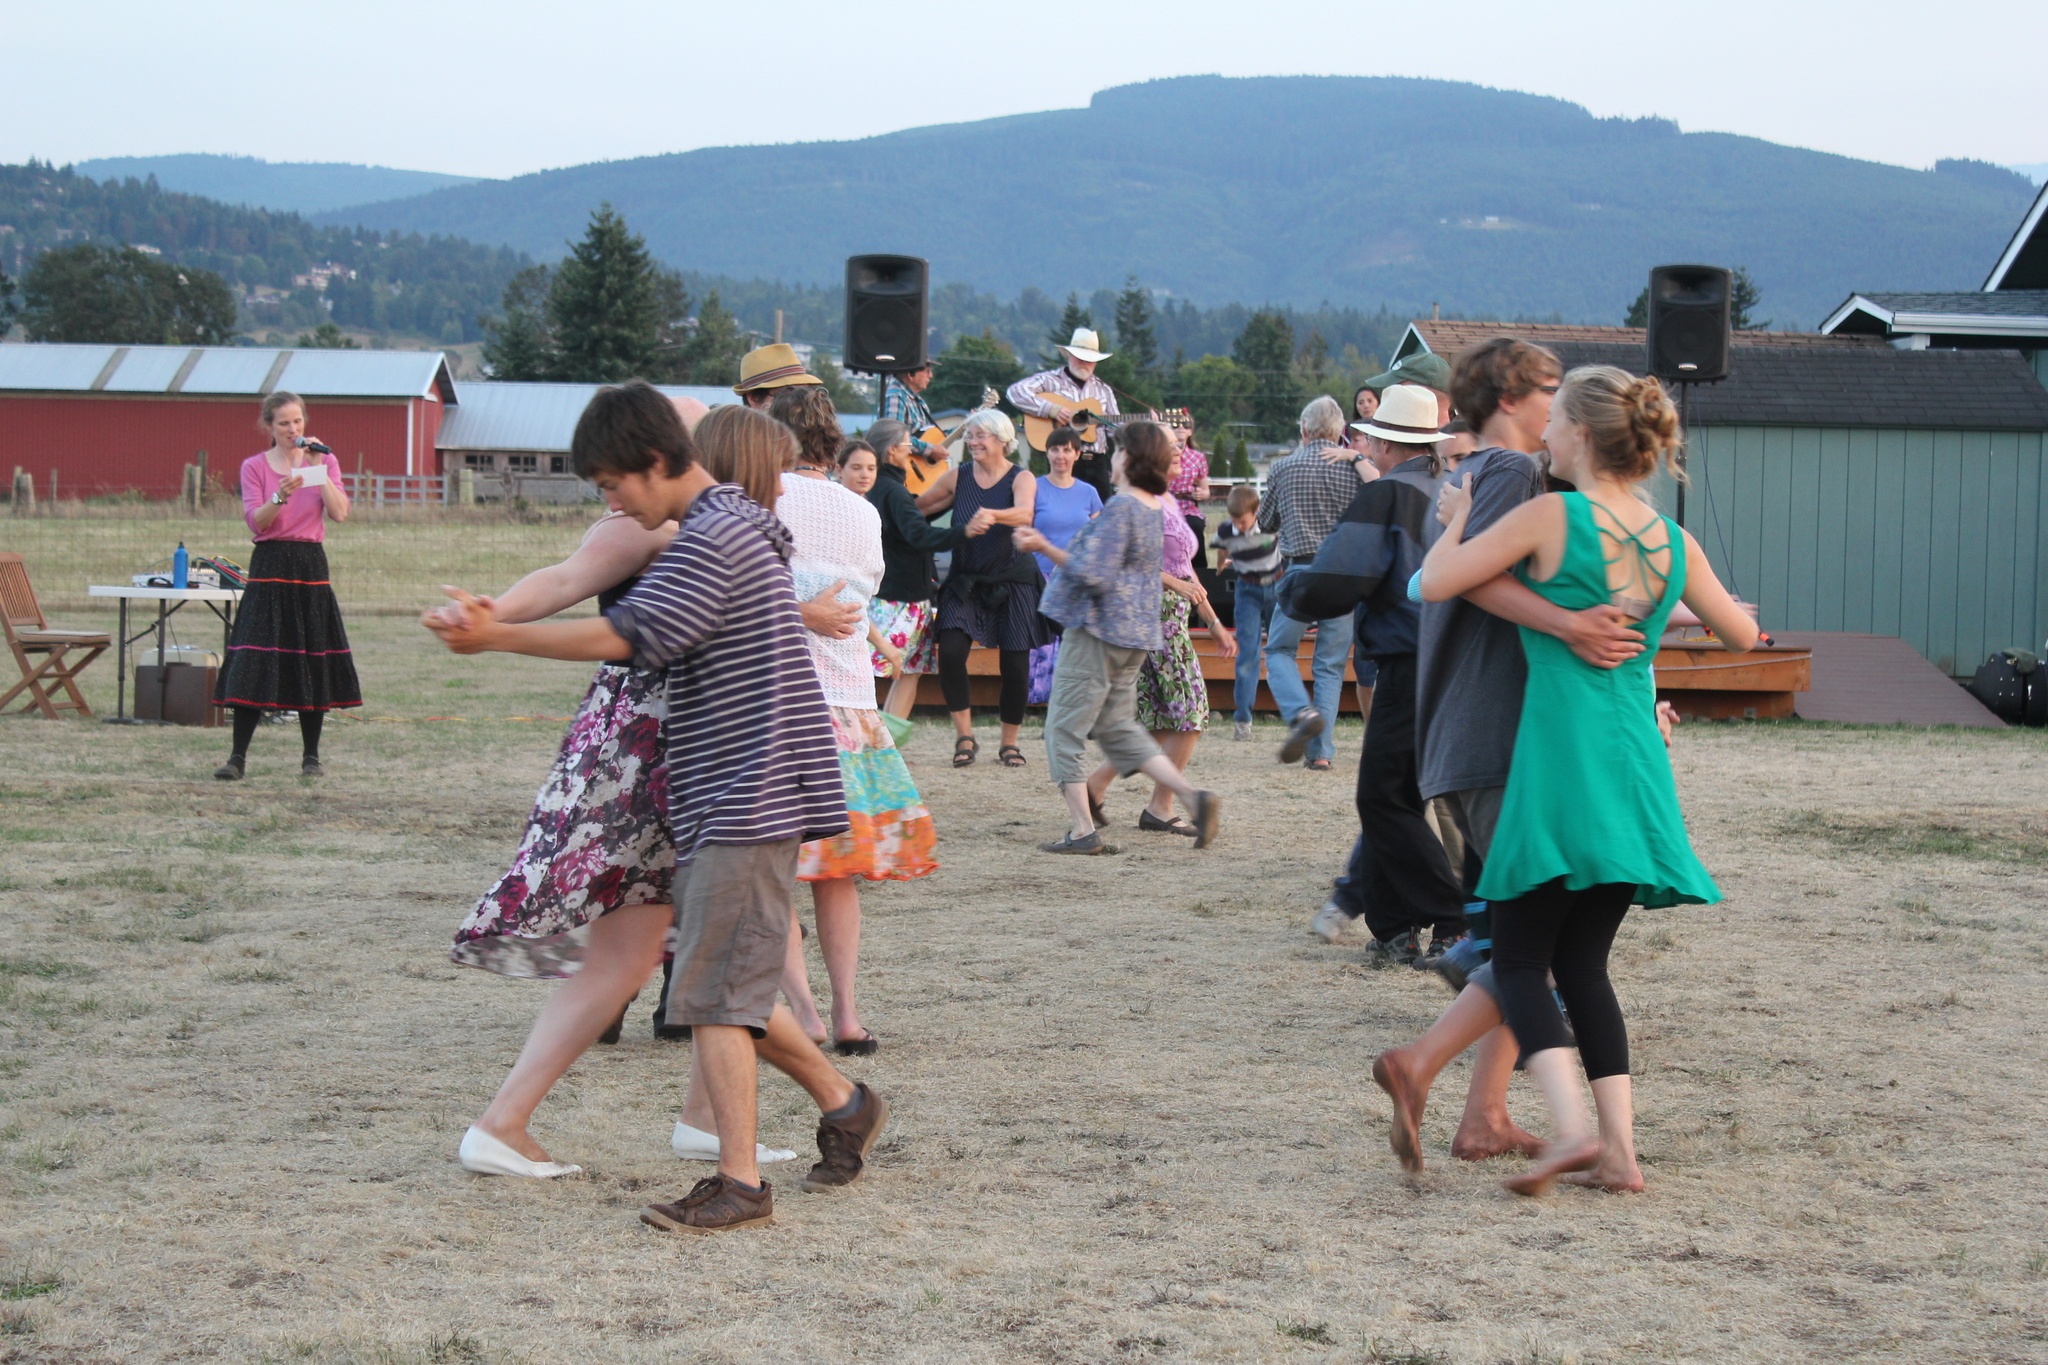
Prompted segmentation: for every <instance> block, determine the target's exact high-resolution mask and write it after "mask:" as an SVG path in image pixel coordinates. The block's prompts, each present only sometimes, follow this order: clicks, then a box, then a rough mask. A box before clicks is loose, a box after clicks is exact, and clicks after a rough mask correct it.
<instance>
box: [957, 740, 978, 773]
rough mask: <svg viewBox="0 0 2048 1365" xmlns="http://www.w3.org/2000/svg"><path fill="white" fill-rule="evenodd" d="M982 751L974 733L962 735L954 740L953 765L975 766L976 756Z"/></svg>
mask: <svg viewBox="0 0 2048 1365" xmlns="http://www.w3.org/2000/svg"><path fill="white" fill-rule="evenodd" d="M980 752H981V746H980V745H979V744H976V743H975V742H974V737H973V736H972V735H961V736H960V737H959V738H958V739H956V740H954V741H953V766H954V767H956V768H971V767H973V766H974V756H975V755H976V754H978V753H980Z"/></svg>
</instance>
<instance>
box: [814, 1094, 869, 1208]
mask: <svg viewBox="0 0 2048 1365" xmlns="http://www.w3.org/2000/svg"><path fill="white" fill-rule="evenodd" d="M853 1090H854V1093H855V1094H856V1095H858V1096H860V1102H861V1103H860V1108H858V1109H856V1110H854V1111H853V1115H852V1117H850V1118H845V1119H841V1120H839V1121H838V1122H837V1123H834V1122H833V1121H832V1120H831V1119H825V1118H821V1119H819V1120H818V1155H819V1157H820V1160H819V1162H818V1164H817V1165H815V1166H813V1167H811V1173H810V1174H809V1175H807V1176H805V1177H804V1188H805V1189H806V1190H808V1191H810V1192H811V1193H812V1194H819V1193H822V1192H823V1191H826V1190H841V1189H845V1188H846V1187H847V1186H848V1185H851V1184H852V1183H853V1182H854V1181H856V1180H858V1179H860V1177H861V1172H862V1171H864V1170H866V1169H867V1161H868V1153H869V1152H871V1151H873V1150H874V1146H875V1140H876V1139H877V1138H879V1137H881V1136H882V1128H883V1126H884V1125H885V1124H887V1123H888V1122H889V1102H888V1101H887V1100H885V1099H883V1098H882V1097H881V1096H880V1095H877V1094H876V1093H875V1092H874V1091H872V1090H870V1089H868V1086H867V1082H866V1081H862V1082H860V1083H859V1084H857V1085H855V1086H854V1088H853Z"/></svg>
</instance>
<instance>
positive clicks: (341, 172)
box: [71, 152, 480, 213]
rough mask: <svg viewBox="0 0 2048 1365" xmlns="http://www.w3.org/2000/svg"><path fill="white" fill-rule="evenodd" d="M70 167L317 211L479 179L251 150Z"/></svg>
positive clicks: (260, 204) (232, 200) (233, 200)
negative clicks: (267, 156) (279, 157)
mask: <svg viewBox="0 0 2048 1365" xmlns="http://www.w3.org/2000/svg"><path fill="white" fill-rule="evenodd" d="M71 169H73V170H75V171H77V172H78V173H79V174H80V175H87V176H91V177H92V178H93V179H94V180H126V179H129V178H130V177H133V178H134V179H136V180H147V179H149V177H151V176H152V175H153V176H155V177H156V183H157V184H159V185H161V186H163V187H164V188H165V189H167V190H175V191H177V192H178V193H180V194H197V195H203V196H204V197H206V198H208V199H218V200H220V201H221V202H222V203H223V204H247V205H249V206H250V207H252V208H259V209H276V210H278V211H280V212H284V213H320V212H323V211H325V210H328V209H340V208H347V207H348V206H349V205H351V204H367V203H370V202H372V201H374V200H380V199H403V198H406V197H408V196H410V195H416V194H427V193H429V192H431V191H433V190H441V189H447V188H449V187H451V186H455V185H474V184H478V183H480V182H479V181H478V180H477V179H476V178H475V177H473V176H467V175H442V174H440V173H439V172H437V171H396V170H393V169H391V168H390V167H389V166H351V165H346V164H344V163H341V162H336V161H263V160H259V159H258V158H256V157H253V156H209V155H205V154H203V153H196V152H195V153H188V154H186V155H182V156H112V157H103V158H101V159H100V160H98V161H81V162H79V163H78V164H77V165H76V166H73V167H72V168H71Z"/></svg>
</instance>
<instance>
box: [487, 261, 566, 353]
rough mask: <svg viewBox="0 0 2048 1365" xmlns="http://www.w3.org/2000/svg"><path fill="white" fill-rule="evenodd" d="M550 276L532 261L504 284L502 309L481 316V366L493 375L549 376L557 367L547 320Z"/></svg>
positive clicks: (500, 303)
mask: <svg viewBox="0 0 2048 1365" xmlns="http://www.w3.org/2000/svg"><path fill="white" fill-rule="evenodd" d="M552 285H553V277H552V275H551V274H550V272H549V270H548V268H547V267H546V266H544V265H532V266H528V267H527V268H526V269H524V270H522V271H520V272H519V273H518V274H516V275H514V276H513V277H512V279H511V282H510V283H508V284H507V285H506V286H505V297H504V298H503V299H502V300H501V301H500V302H499V304H498V307H499V308H500V309H501V310H502V311H501V312H500V313H499V315H498V316H496V317H487V318H484V319H483V332H484V370H485V372H486V373H488V374H489V375H490V377H491V378H493V379H510V380H536V379H552V378H554V377H555V373H556V369H557V357H556V354H555V334H554V329H553V328H552V327H551V326H550V325H549V323H548V294H549V291H550V289H551V287H552Z"/></svg>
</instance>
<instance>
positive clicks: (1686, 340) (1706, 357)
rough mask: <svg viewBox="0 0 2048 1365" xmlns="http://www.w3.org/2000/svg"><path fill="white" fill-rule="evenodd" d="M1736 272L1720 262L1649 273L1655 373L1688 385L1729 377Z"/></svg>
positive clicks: (1660, 268)
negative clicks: (1729, 347) (1732, 296)
mask: <svg viewBox="0 0 2048 1365" xmlns="http://www.w3.org/2000/svg"><path fill="white" fill-rule="evenodd" d="M1734 284H1735V277H1734V276H1733V275H1731V274H1729V273H1728V272H1727V271H1725V270H1723V269H1721V267H1719V266H1717V265H1660V266H1658V267H1656V268H1655V269H1654V270H1652V271H1651V272H1650V335H1649V339H1648V345H1649V353H1650V373H1651V374H1654V375H1656V376H1657V378H1659V379H1662V380H1666V381H1673V382H1677V383H1683V384H1710V383H1712V382H1714V381H1715V380H1717V379H1726V378H1727V377H1728V344H1729V341H1728V322H1729V313H1728V308H1729V299H1730V296H1731V295H1732V293H1733V292H1734Z"/></svg>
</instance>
